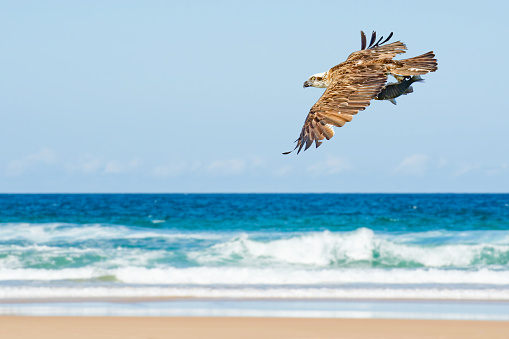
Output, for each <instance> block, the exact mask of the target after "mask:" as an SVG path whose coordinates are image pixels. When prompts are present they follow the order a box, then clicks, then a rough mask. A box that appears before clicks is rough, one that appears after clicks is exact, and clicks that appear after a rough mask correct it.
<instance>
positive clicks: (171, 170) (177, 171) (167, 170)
mask: <svg viewBox="0 0 509 339" xmlns="http://www.w3.org/2000/svg"><path fill="white" fill-rule="evenodd" d="M201 167H202V166H201V163H199V162H195V163H188V162H187V161H181V162H171V163H168V164H165V165H159V166H156V167H154V168H153V169H152V174H153V175H154V176H156V177H176V176H179V175H181V174H183V173H186V172H187V173H190V172H196V171H197V170H199V169H200V168H201Z"/></svg>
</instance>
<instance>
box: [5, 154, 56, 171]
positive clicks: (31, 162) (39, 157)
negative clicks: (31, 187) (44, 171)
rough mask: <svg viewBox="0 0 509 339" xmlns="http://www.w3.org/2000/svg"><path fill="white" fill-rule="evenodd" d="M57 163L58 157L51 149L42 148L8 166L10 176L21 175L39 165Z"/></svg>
mask: <svg viewBox="0 0 509 339" xmlns="http://www.w3.org/2000/svg"><path fill="white" fill-rule="evenodd" d="M55 162H56V156H55V154H54V153H53V151H52V150H50V149H49V148H42V149H41V150H40V151H39V152H37V153H31V154H28V155H26V156H25V157H23V158H21V159H17V160H13V161H11V162H9V164H7V174H8V175H20V174H22V173H23V172H25V171H26V170H29V169H31V168H34V167H37V166H39V165H52V164H54V163H55Z"/></svg>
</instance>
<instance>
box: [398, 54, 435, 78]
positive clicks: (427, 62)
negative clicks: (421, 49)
mask: <svg viewBox="0 0 509 339" xmlns="http://www.w3.org/2000/svg"><path fill="white" fill-rule="evenodd" d="M400 62H401V63H403V66H401V67H397V68H396V69H394V70H393V71H392V72H393V73H394V74H397V75H404V76H411V75H422V74H426V73H429V72H434V71H436V70H437V69H438V67H437V59H435V54H433V51H431V52H428V53H424V54H423V55H419V56H416V57H413V58H409V59H403V60H400ZM417 81H419V80H417Z"/></svg>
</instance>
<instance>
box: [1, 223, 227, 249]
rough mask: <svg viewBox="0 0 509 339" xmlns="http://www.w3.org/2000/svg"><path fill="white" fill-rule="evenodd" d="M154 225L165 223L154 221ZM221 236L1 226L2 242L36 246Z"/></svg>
mask: <svg viewBox="0 0 509 339" xmlns="http://www.w3.org/2000/svg"><path fill="white" fill-rule="evenodd" d="M153 222H154V223H160V222H164V220H154V221H153ZM223 237H224V236H223V235H220V234H217V233H211V232H197V233H175V232H172V231H168V230H164V229H158V230H153V231H152V230H147V229H144V228H137V227H132V226H130V227H127V226H121V225H102V224H85V225H76V224H65V223H40V224H32V223H3V224H2V223H0V239H2V241H4V242H7V241H12V240H28V241H30V242H33V243H35V244H43V243H47V242H51V241H59V240H71V241H80V240H99V239H142V238H166V239H175V240H178V239H222V238H223Z"/></svg>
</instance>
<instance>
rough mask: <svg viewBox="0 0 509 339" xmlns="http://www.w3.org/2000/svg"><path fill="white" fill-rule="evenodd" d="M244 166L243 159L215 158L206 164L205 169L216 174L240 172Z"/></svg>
mask: <svg viewBox="0 0 509 339" xmlns="http://www.w3.org/2000/svg"><path fill="white" fill-rule="evenodd" d="M245 168H246V161H245V160H243V159H229V160H215V161H213V162H211V163H210V165H208V166H207V170H208V171H209V172H211V173H216V174H240V173H242V172H244V170H245Z"/></svg>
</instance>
